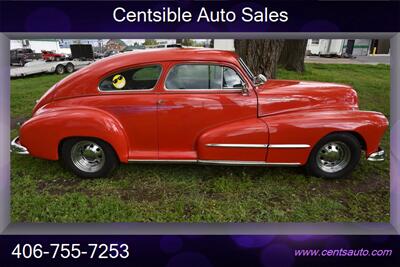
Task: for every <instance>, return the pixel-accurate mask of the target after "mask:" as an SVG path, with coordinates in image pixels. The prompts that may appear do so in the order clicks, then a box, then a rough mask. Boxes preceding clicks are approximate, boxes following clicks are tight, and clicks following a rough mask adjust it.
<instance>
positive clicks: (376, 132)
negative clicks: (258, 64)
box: [262, 110, 388, 164]
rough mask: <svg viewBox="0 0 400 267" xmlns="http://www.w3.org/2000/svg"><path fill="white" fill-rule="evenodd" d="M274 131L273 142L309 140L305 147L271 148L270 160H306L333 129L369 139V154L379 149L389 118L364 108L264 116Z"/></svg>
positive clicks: (295, 142)
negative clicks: (317, 144) (362, 109)
mask: <svg viewBox="0 0 400 267" xmlns="http://www.w3.org/2000/svg"><path fill="white" fill-rule="evenodd" d="M262 120H264V121H265V122H266V123H267V125H268V128H269V131H270V144H307V145H310V147H309V148H303V149H296V148H295V149H279V148H277V149H272V148H271V149H269V150H268V158H267V160H268V162H282V160H285V162H286V161H289V162H297V163H300V164H305V163H306V162H307V160H308V155H309V153H310V152H311V149H312V148H313V147H314V145H315V144H316V143H317V142H318V141H319V140H320V139H321V138H323V137H324V136H326V135H328V134H331V133H333V132H350V133H353V134H356V135H358V136H360V137H361V138H362V139H363V141H364V142H365V152H366V156H367V157H368V156H369V155H370V154H371V153H373V152H376V151H377V150H378V148H379V143H380V141H381V138H382V136H383V134H384V133H385V130H386V129H387V126H388V121H387V119H386V118H385V116H384V115H383V114H381V113H378V112H369V111H360V110H313V111H303V112H293V113H286V114H280V115H276V116H266V117H262Z"/></svg>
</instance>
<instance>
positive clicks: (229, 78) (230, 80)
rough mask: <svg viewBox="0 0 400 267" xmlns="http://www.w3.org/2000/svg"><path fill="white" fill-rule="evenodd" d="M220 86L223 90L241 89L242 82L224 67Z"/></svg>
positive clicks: (234, 72)
mask: <svg viewBox="0 0 400 267" xmlns="http://www.w3.org/2000/svg"><path fill="white" fill-rule="evenodd" d="M222 86H223V88H224V89H230V88H235V89H237V88H242V87H243V81H242V79H241V78H240V76H239V75H238V74H237V73H236V71H234V70H233V69H231V68H228V67H224V74H223V76H222Z"/></svg>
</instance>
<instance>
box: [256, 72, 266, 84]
mask: <svg viewBox="0 0 400 267" xmlns="http://www.w3.org/2000/svg"><path fill="white" fill-rule="evenodd" d="M266 81H267V77H265V76H264V75H262V74H258V75H257V76H256V77H254V84H263V83H265V82H266Z"/></svg>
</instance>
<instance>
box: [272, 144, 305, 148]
mask: <svg viewBox="0 0 400 267" xmlns="http://www.w3.org/2000/svg"><path fill="white" fill-rule="evenodd" d="M309 147H310V145H307V144H272V145H269V146H268V148H309Z"/></svg>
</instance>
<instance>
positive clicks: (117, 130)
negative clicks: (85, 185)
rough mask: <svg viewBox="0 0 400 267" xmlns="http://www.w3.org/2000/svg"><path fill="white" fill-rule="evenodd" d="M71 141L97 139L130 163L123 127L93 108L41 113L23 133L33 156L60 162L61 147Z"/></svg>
mask: <svg viewBox="0 0 400 267" xmlns="http://www.w3.org/2000/svg"><path fill="white" fill-rule="evenodd" d="M69 137H94V138H99V139H101V140H103V141H105V142H107V143H109V144H110V145H111V146H112V147H113V148H114V150H115V152H116V153H117V155H118V157H119V159H120V161H122V162H127V161H128V151H129V147H128V146H129V145H128V142H127V140H128V139H127V137H126V134H125V131H124V129H123V127H122V125H121V124H120V123H119V122H118V120H117V119H116V118H114V117H113V116H112V115H111V114H109V113H107V112H105V111H103V110H99V109H96V108H91V107H74V108H73V109H71V108H65V107H64V108H52V109H47V110H46V109H45V110H41V112H39V113H37V115H35V116H34V117H33V118H31V119H29V120H28V121H27V122H25V123H24V124H23V125H22V127H21V129H20V142H21V145H23V146H24V147H26V148H27V149H28V151H29V153H30V154H31V155H32V156H35V157H39V158H43V159H49V160H58V146H59V144H60V142H61V141H62V140H63V139H66V138H69Z"/></svg>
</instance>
